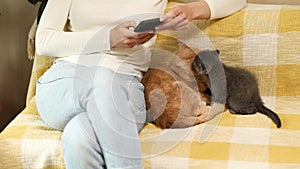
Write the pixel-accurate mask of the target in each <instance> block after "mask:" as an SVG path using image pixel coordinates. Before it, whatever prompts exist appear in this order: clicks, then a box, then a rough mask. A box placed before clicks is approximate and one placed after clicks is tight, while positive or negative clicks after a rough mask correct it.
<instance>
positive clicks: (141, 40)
mask: <svg viewBox="0 0 300 169" xmlns="http://www.w3.org/2000/svg"><path fill="white" fill-rule="evenodd" d="M153 36H154V35H148V36H145V37H143V38H140V39H137V41H136V42H137V43H138V44H144V43H145V42H148V41H149V40H150V39H151V38H152V37H153Z"/></svg>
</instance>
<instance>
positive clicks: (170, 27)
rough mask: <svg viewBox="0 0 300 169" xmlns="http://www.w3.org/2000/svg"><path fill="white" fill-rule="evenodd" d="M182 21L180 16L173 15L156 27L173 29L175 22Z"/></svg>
mask: <svg viewBox="0 0 300 169" xmlns="http://www.w3.org/2000/svg"><path fill="white" fill-rule="evenodd" d="M182 21H184V19H182V18H181V17H175V18H174V19H172V20H171V21H169V22H166V23H164V24H162V25H160V26H158V27H157V30H173V29H174V28H175V27H176V25H177V24H179V23H181V22H182Z"/></svg>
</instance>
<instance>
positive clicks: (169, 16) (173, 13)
mask: <svg viewBox="0 0 300 169" xmlns="http://www.w3.org/2000/svg"><path fill="white" fill-rule="evenodd" d="M179 14H180V10H179V8H178V7H175V8H172V9H170V10H169V11H168V12H167V13H166V14H165V15H163V16H162V17H161V19H160V21H161V22H165V21H167V20H169V19H173V18H175V17H176V16H178V15H179Z"/></svg>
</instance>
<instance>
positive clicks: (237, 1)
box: [205, 0, 246, 19]
mask: <svg viewBox="0 0 300 169" xmlns="http://www.w3.org/2000/svg"><path fill="white" fill-rule="evenodd" d="M205 2H206V3H207V4H208V6H209V8H210V11H211V17H210V19H218V18H222V17H225V16H228V15H231V14H233V13H234V12H237V11H238V10H240V9H242V8H243V7H244V6H245V5H246V0H205Z"/></svg>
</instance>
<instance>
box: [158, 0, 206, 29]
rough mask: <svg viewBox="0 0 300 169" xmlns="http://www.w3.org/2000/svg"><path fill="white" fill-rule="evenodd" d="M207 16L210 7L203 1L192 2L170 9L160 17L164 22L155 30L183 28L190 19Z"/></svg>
mask: <svg viewBox="0 0 300 169" xmlns="http://www.w3.org/2000/svg"><path fill="white" fill-rule="evenodd" d="M209 18H210V8H209V6H208V4H207V3H206V2H205V1H197V2H192V3H188V4H185V5H179V6H176V7H174V8H172V9H170V10H169V11H168V12H167V13H166V14H165V15H163V16H162V17H161V19H160V20H161V21H162V22H164V23H163V24H162V25H159V26H158V27H157V28H156V30H157V31H163V30H173V31H178V30H183V29H186V28H187V27H188V25H189V21H191V20H194V19H209Z"/></svg>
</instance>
